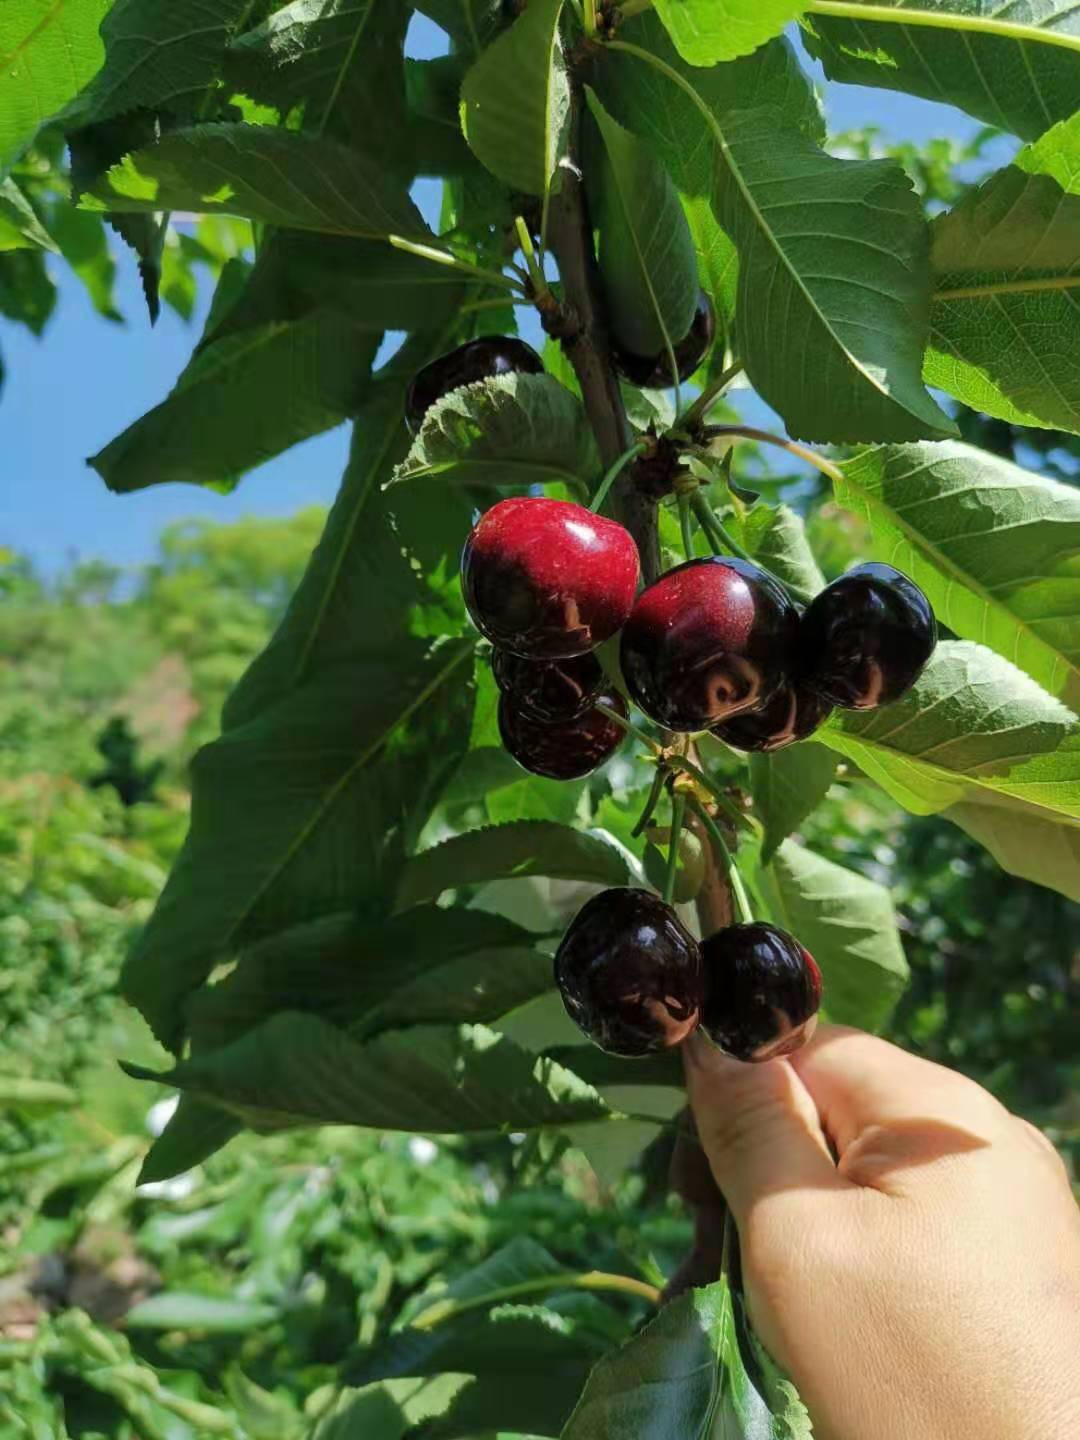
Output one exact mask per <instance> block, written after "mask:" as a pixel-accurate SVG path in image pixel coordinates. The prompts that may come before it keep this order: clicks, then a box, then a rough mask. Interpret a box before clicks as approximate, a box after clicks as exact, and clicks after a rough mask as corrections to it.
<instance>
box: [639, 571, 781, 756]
mask: <svg viewBox="0 0 1080 1440" xmlns="http://www.w3.org/2000/svg"><path fill="white" fill-rule="evenodd" d="M798 627H799V614H798V611H797V610H796V609H795V606H794V605H793V604H792V603H791V601H790V599H789V598H788V596H787V594H786V593H785V591H784V590H783V589H782V588H781V586H780V585H778V584H777V583H776V581H774V580H772V579H770V578H769V576H768V575H766V574H765V573H764V571H762V570H759V569H758V567H757V566H756V565H752V564H751V563H750V562H749V561H747V560H737V559H728V558H726V557H725V558H718V559H705V560H688V561H687V562H686V564H685V565H677V566H676V567H675V569H674V570H669V571H668V572H667V574H666V575H661V577H660V579H659V580H657V581H655V582H654V583H653V584H652V585H650V586H649V587H648V589H646V590H644V591H643V592H642V594H641V595H640V596H639V597H638V601H637V604H636V605H635V606H634V609H633V611H632V613H631V615H630V619H629V620H628V621H627V623H626V625H625V627H624V628H623V632H622V636H621V637H620V650H619V654H620V659H621V662H622V670H623V676H624V678H625V680H626V684H627V688H628V689H629V691H630V697H631V699H632V700H633V701H634V703H635V704H636V705H639V706H640V707H641V709H642V710H643V711H644V712H645V714H646V715H648V716H649V718H650V719H651V720H655V721H656V723H657V724H658V725H664V726H666V727H667V728H668V729H669V730H706V729H708V728H709V727H710V726H712V725H717V724H719V723H720V722H721V721H722V720H727V719H729V718H730V717H731V716H732V715H737V714H738V713H739V712H740V711H741V710H749V709H752V708H753V707H754V706H755V705H761V704H764V702H765V701H767V700H768V699H769V698H770V697H771V696H772V695H773V694H775V692H776V691H777V690H778V689H779V688H780V686H781V685H782V684H783V683H784V679H785V676H786V673H787V670H788V665H789V661H790V657H791V653H792V648H793V646H794V643H795V639H796V636H797V635H798Z"/></svg>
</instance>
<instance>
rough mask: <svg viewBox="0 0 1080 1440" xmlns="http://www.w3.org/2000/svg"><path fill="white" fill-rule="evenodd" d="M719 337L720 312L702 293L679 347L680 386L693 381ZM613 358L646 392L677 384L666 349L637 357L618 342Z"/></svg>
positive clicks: (617, 367)
mask: <svg viewBox="0 0 1080 1440" xmlns="http://www.w3.org/2000/svg"><path fill="white" fill-rule="evenodd" d="M715 335H716V313H715V311H714V310H713V305H712V301H711V300H710V299H709V297H708V295H706V294H705V291H704V290H702V291H700V292H699V294H698V302H697V309H696V310H695V311H694V318H693V321H692V322H691V325H690V329H689V330H688V331H687V332H686V334H685V335H684V336H683V338H682V339H681V340H680V341H679V342H678V344H677V345H675V346H674V347H673V348H674V351H675V364H676V366H677V367H678V376H679V384H680V385H681V384H683V382H684V381H686V380H689V379H690V376H691V375H693V373H694V371H695V370H696V369H697V368H698V366H699V365H700V364H701V362H702V361H703V360H704V359H705V356H706V355H707V354H708V353H709V350H710V349H711V347H712V343H713V339H714V337H715ZM611 358H612V360H613V361H614V363H615V368H616V370H618V371H619V372H620V373H621V374H622V375H624V376H625V377H626V379H627V380H629V381H630V384H631V385H639V386H640V387H641V388H642V389H644V390H665V389H667V388H668V386H670V385H674V384H675V379H674V377H673V376H672V373H671V356H670V355H669V354H668V353H667V351H666V350H661V352H660V354H659V355H634V354H633V353H632V352H631V351H629V350H624V349H622V347H621V346H620V345H619V344H618V343H617V341H616V342H614V343H613V344H612V349H611Z"/></svg>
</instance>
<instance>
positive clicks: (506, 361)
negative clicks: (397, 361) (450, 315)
mask: <svg viewBox="0 0 1080 1440" xmlns="http://www.w3.org/2000/svg"><path fill="white" fill-rule="evenodd" d="M514 373H518V374H523V375H542V374H543V373H544V362H543V360H541V358H540V356H539V355H538V354H537V353H536V351H535V350H534V349H533V348H532V346H531V345H526V344H525V341H524V340H518V339H516V338H515V337H514V336H513V335H481V336H480V338H479V339H478V340H467V341H466V342H465V344H464V345H459V346H458V347H457V349H456V350H451V351H449V353H448V354H446V355H440V356H439V357H438V359H437V360H432V361H430V362H429V363H428V364H427V365H425V366H424V367H423V369H422V370H418V371H417V372H416V374H415V375H414V376H413V379H412V381H411V382H410V384H409V388H408V391H407V392H406V395H405V424H406V425H407V426H408V427H409V433H410V434H412V435H415V434H416V432H417V431H418V430H419V429H420V426H421V425H422V424H423V421H424V416H425V415H426V414H427V412H428V411H429V410H430V409H431V407H432V405H434V404H435V401H436V400H441V399H442V397H443V396H444V395H449V393H450V391H451V390H459V389H460V388H461V387H462V385H475V384H476V382H477V381H478V380H490V379H491V377H492V376H493V375H512V374H514Z"/></svg>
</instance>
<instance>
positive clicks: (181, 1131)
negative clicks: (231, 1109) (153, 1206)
mask: <svg viewBox="0 0 1080 1440" xmlns="http://www.w3.org/2000/svg"><path fill="white" fill-rule="evenodd" d="M243 1128H244V1127H243V1125H241V1123H240V1121H239V1120H237V1119H236V1117H235V1116H234V1115H227V1114H226V1113H225V1111H224V1110H219V1109H218V1107H217V1106H216V1105H208V1104H206V1103H205V1102H203V1101H202V1100H196V1099H195V1098H194V1097H193V1096H191V1095H181V1096H180V1103H179V1105H178V1106H177V1107H176V1109H175V1110H174V1111H173V1113H172V1115H171V1116H170V1118H169V1121H168V1124H167V1125H166V1126H165V1129H164V1130H163V1131H162V1132H161V1134H160V1135H159V1136H158V1137H157V1139H156V1140H155V1141H154V1143H153V1145H151V1146H150V1149H149V1151H148V1152H147V1155H146V1159H145V1160H144V1161H143V1164H142V1169H141V1170H140V1171H139V1181H138V1183H139V1184H140V1185H145V1184H148V1183H150V1182H152V1181H156V1180H171V1179H172V1178H173V1176H174V1175H182V1174H183V1173H184V1171H185V1170H190V1169H192V1168H193V1166H195V1165H201V1164H202V1162H203V1161H204V1160H206V1159H208V1158H209V1156H211V1155H213V1154H215V1153H216V1152H217V1151H218V1150H220V1149H221V1147H222V1146H223V1145H227V1144H228V1142H229V1141H230V1140H231V1139H232V1138H233V1137H234V1136H235V1135H238V1134H239V1133H240V1131H241V1130H242V1129H243Z"/></svg>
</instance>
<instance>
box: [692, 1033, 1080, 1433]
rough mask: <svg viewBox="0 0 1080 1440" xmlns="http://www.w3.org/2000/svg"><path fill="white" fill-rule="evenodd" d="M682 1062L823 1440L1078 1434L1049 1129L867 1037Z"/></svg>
mask: <svg viewBox="0 0 1080 1440" xmlns="http://www.w3.org/2000/svg"><path fill="white" fill-rule="evenodd" d="M683 1053H684V1056H685V1060H686V1074H687V1088H688V1090H689V1093H690V1101H691V1105H692V1107H693V1111H694V1115H695V1118H696V1121H697V1128H698V1132H699V1134H700V1136H701V1142H702V1145H703V1146H704V1149H705V1153H706V1155H707V1156H708V1159H709V1163H710V1165H711V1167H712V1171H713V1174H714V1175H715V1177H716V1181H717V1183H718V1184H719V1186H720V1188H721V1190H722V1191H723V1193H724V1196H725V1198H726V1200H727V1202H728V1204H729V1205H730V1207H731V1210H732V1213H733V1215H734V1217H735V1221H736V1224H737V1226H738V1231H739V1239H740V1246H741V1254H742V1273H743V1281H744V1284H745V1288H746V1298H747V1303H748V1306H749V1312H750V1318H751V1321H752V1323H753V1325H754V1328H755V1329H756V1331H757V1333H758V1335H759V1336H760V1337H761V1340H762V1342H763V1343H764V1344H765V1346H766V1347H767V1349H768V1350H769V1351H770V1352H771V1354H772V1355H773V1356H774V1357H775V1359H776V1360H777V1362H778V1363H779V1364H780V1365H781V1366H783V1368H784V1369H785V1370H786V1371H787V1373H788V1374H789V1375H790V1376H791V1378H792V1380H793V1381H794V1382H795V1384H796V1385H797V1387H798V1389H799V1393H800V1394H801V1396H802V1398H803V1400H804V1402H805V1403H806V1406H807V1408H808V1409H809V1411H810V1415H811V1417H812V1419H813V1421H814V1433H815V1436H816V1437H818V1440H869V1437H871V1436H873V1437H875V1440H959V1437H961V1436H963V1437H965V1440H966V1437H969V1436H977V1437H978V1440H1032V1437H1036V1436H1037V1437H1040V1440H1042V1437H1047V1440H1049V1437H1053V1440H1059V1437H1060V1440H1064V1437H1066V1436H1080V1210H1078V1209H1077V1205H1076V1202H1075V1201H1074V1199H1073V1196H1072V1193H1071V1191H1070V1188H1069V1183H1068V1179H1067V1177H1066V1173H1065V1168H1064V1166H1063V1164H1062V1162H1061V1160H1060V1158H1059V1156H1058V1155H1057V1153H1056V1152H1055V1151H1054V1149H1053V1147H1052V1146H1051V1145H1050V1144H1049V1142H1048V1141H1047V1140H1046V1139H1045V1138H1044V1137H1043V1136H1042V1135H1041V1134H1040V1133H1039V1132H1038V1131H1037V1130H1035V1129H1034V1128H1033V1127H1032V1126H1030V1125H1029V1124H1028V1123H1027V1122H1026V1121H1024V1120H1019V1119H1017V1117H1016V1116H1014V1115H1010V1114H1009V1112H1008V1111H1007V1110H1006V1109H1005V1108H1004V1107H1003V1106H1002V1105H1000V1104H999V1103H998V1102H997V1101H996V1100H995V1099H994V1098H993V1097H992V1096H991V1095H989V1094H988V1093H987V1092H986V1091H985V1090H983V1089H982V1088H981V1087H980V1086H978V1085H976V1084H975V1083H974V1082H973V1081H971V1080H968V1079H966V1078H965V1077H963V1076H962V1075H958V1074H956V1073H955V1072H953V1071H951V1070H946V1069H943V1068H942V1067H941V1066H939V1065H934V1064H931V1063H930V1062H929V1061H926V1060H920V1059H917V1058H916V1057H915V1056H912V1055H908V1054H906V1053H905V1052H904V1051H902V1050H899V1049H897V1048H896V1047H895V1046H893V1045H889V1044H887V1043H886V1042H885V1041H883V1040H877V1039H875V1038H873V1037H872V1036H870V1035H865V1034H863V1033H861V1032H860V1031H857V1030H846V1029H841V1028H839V1027H822V1029H821V1030H820V1031H819V1032H818V1034H817V1035H816V1036H815V1038H814V1039H813V1040H812V1041H811V1042H810V1044H809V1045H807V1046H806V1047H805V1048H804V1049H802V1050H801V1051H799V1052H797V1053H796V1054H794V1055H792V1056H790V1057H789V1058H788V1059H787V1060H777V1061H772V1062H769V1063H767V1064H762V1065H741V1064H739V1063H738V1062H737V1061H733V1060H728V1059H727V1058H726V1057H724V1056H723V1055H721V1054H720V1053H719V1052H718V1051H716V1050H715V1049H714V1048H713V1047H712V1046H711V1045H709V1044H708V1042H707V1041H705V1040H703V1039H701V1038H700V1037H694V1038H693V1040H691V1041H690V1042H688V1043H687V1044H686V1045H685V1046H684V1049H683ZM826 1137H827V1139H826ZM830 1145H831V1147H832V1149H833V1151H835V1154H836V1157H837V1159H836V1160H835V1161H834V1160H833V1158H832V1155H831V1154H830Z"/></svg>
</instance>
